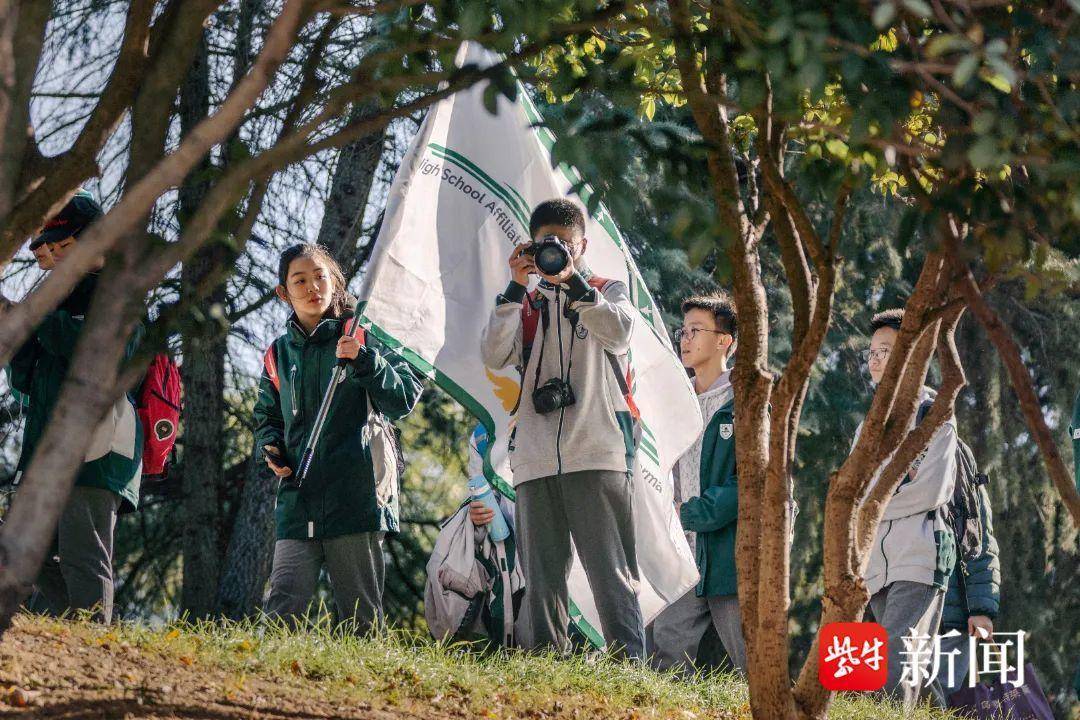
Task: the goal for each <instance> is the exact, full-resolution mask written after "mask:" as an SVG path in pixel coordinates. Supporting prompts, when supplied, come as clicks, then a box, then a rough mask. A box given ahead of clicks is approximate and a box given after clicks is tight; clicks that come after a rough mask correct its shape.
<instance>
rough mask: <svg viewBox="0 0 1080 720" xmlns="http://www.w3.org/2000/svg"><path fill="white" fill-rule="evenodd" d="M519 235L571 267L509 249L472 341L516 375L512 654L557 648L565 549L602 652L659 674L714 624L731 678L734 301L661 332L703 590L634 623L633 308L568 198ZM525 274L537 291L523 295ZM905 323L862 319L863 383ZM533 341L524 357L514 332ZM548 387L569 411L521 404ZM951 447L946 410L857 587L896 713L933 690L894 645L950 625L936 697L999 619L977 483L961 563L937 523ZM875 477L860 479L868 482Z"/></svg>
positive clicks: (680, 478) (898, 315) (988, 532)
mask: <svg viewBox="0 0 1080 720" xmlns="http://www.w3.org/2000/svg"><path fill="white" fill-rule="evenodd" d="M529 232H530V235H531V236H532V237H533V238H534V240H536V239H540V238H544V237H548V236H551V235H555V236H557V237H558V238H559V239H560V240H561V241H562V243H563V244H564V245H565V246H566V247H567V248H568V249H569V250H570V252H571V254H572V257H573V262H572V264H570V265H568V266H567V267H566V268H565V270H564V271H563V272H561V273H559V274H557V275H553V276H550V275H545V274H543V273H542V272H541V271H540V270H539V269H538V268H537V267H536V264H535V262H534V259H533V257H532V256H531V255H530V254H528V253H524V252H523V251H522V248H520V247H518V248H515V250H514V251H513V252H512V254H511V256H510V259H509V262H508V264H509V269H510V272H511V281H510V284H509V285H508V286H507V288H506V289H505V290H504V291H503V292H502V293H501V294H500V295H499V296H498V297H497V298H496V300H495V307H494V309H493V310H492V313H491V317H490V319H489V321H488V324H487V326H486V328H485V330H484V333H483V336H482V341H481V354H482V357H483V361H484V364H485V365H486V366H487V367H489V368H491V369H493V370H498V369H502V368H505V367H509V366H517V367H518V368H519V369H520V371H521V377H522V379H523V383H522V391H521V393H522V401H521V403H520V405H519V408H518V412H517V420H516V428H515V430H514V436H513V438H512V440H511V452H510V463H511V467H512V469H513V479H514V484H515V491H516V493H517V501H516V504H515V509H514V513H515V522H514V527H515V528H516V533H517V534H516V538H515V541H516V549H517V552H518V556H519V558H520V561H521V567H522V570H523V573H524V581H525V592H524V598H523V600H522V603H521V610H520V614H519V617H518V634H517V638H518V644H519V645H520V646H522V647H525V648H541V647H554V648H556V649H559V650H565V649H566V648H567V647H568V645H569V643H570V639H569V636H568V632H569V628H568V612H567V608H568V597H567V576H568V574H569V571H570V563H571V560H572V551H571V547H573V548H575V549H576V550H577V553H578V556H579V558H580V560H581V564H582V566H583V568H584V570H585V573H586V575H587V576H588V580H589V586H590V588H591V590H592V592H593V594H594V597H595V601H596V609H597V613H598V616H599V619H600V624H601V626H602V630H603V635H604V637H605V638H606V639H607V642H608V646H609V649H610V650H612V651H613V652H616V653H618V654H621V655H623V656H625V657H628V658H633V659H639V660H645V661H648V662H650V663H651V664H652V665H653V666H655V667H656V668H658V669H662V670H664V669H669V668H680V669H681V670H683V671H686V672H689V671H690V670H692V668H694V666H695V664H696V661H697V653H698V648H699V646H700V643H701V641H702V638H703V635H704V634H705V632H706V631H707V630H708V629H709V626H710V625H711V626H712V627H713V628H714V629H715V631H716V633H717V635H718V636H719V639H720V641H721V643H722V644H723V646H724V649H725V651H726V652H727V655H728V658H729V660H730V662H731V664H732V666H733V667H734V668H735V669H736V670H737V671H739V672H745V667H746V647H745V641H744V638H743V633H742V619H741V616H740V612H739V602H738V596H737V588H736V570H735V536H736V527H737V518H738V485H737V469H736V462H735V432H734V423H735V422H736V417H735V407H734V392H733V389H732V385H731V372H730V367H729V363H730V362H731V361H732V355H733V352H734V350H735V348H736V345H737V340H738V322H737V318H736V313H735V308H734V305H733V304H732V302H731V301H730V299H729V298H728V297H727V296H726V295H725V294H723V293H716V294H711V295H703V296H695V297H690V298H687V299H686V300H685V301H684V302H683V303H682V308H681V310H682V314H683V321H682V326H681V327H680V328H678V329H677V330H676V332H675V339H676V341H677V344H678V350H679V355H680V358H681V360H682V363H683V365H684V366H685V368H686V369H687V371H688V373H689V374H690V375H691V376H692V382H693V385H694V390H695V392H696V394H697V398H698V403H699V405H700V408H701V413H702V417H703V419H704V430H703V432H702V433H701V435H700V436H699V437H697V438H696V439H695V441H694V443H693V445H692V446H691V447H690V449H689V450H688V451H687V452H686V453H685V454H684V455H683V456H682V457H681V458H679V460H678V462H677V464H676V466H675V468H674V499H675V508H676V513H677V516H678V518H679V520H680V522H681V524H682V528H683V530H684V531H685V533H686V537H687V541H688V542H689V545H690V547H691V549H692V550H693V553H694V557H695V559H696V562H697V566H698V571H699V575H700V580H699V582H698V584H697V586H696V587H695V588H693V589H691V590H690V591H688V592H687V593H686V594H685V595H684V596H683V597H681V598H679V599H678V600H677V601H675V602H674V603H672V604H671V605H669V606H668V607H667V608H665V609H664V610H663V612H661V613H660V615H659V616H658V617H656V618H655V619H654V620H653V621H652V623H650V625H649V626H648V627H645V626H644V623H643V621H642V615H641V610H640V608H639V606H638V603H637V598H636V595H637V588H638V584H639V576H638V567H637V562H636V548H635V538H634V534H633V511H632V506H631V498H632V488H631V482H632V462H633V444H632V442H629V441H628V437H630V436H631V435H632V431H631V430H630V428H628V424H630V423H631V422H632V418H631V416H632V413H631V412H629V411H630V410H631V409H632V408H633V400H632V398H631V397H630V396H629V395H628V394H627V388H626V387H625V386H624V385H622V384H621V383H620V382H618V378H619V376H620V375H623V376H625V375H626V373H627V367H626V362H627V349H628V346H629V342H630V336H631V332H632V330H633V325H634V322H635V316H636V314H637V311H636V309H635V307H634V305H633V304H632V302H631V300H630V298H629V295H628V291H627V288H626V286H625V285H624V284H623V283H621V282H615V281H608V280H605V279H602V278H597V277H595V276H594V275H593V274H592V272H591V271H590V269H589V267H588V264H587V262H586V261H585V254H586V248H587V245H588V242H587V238H586V237H585V217H584V214H583V212H582V210H581V209H580V207H578V206H577V205H576V204H575V203H574V202H572V201H570V200H565V199H556V200H549V201H546V202H543V203H541V204H540V205H539V206H537V207H536V209H535V210H534V211H533V213H532V217H531V219H530V227H529ZM534 274H535V275H539V276H540V282H539V285H538V286H537V288H536V290H534V291H533V292H531V293H528V292H527V290H526V287H527V285H528V282H529V276H530V275H534ZM538 308H539V309H540V310H541V311H542V312H544V313H545V316H546V317H545V321H544V322H543V323H542V324H541V325H540V327H538V328H536V329H535V330H534V331H529V332H526V331H525V329H524V328H526V327H527V326H528V323H529V320H528V317H529V313H530V312H534V311H536V310H537V309H538ZM902 321H903V311H902V310H887V311H885V312H880V313H877V314H875V315H874V316H873V317H872V318H870V323H869V324H870V331H871V337H870V343H869V348H868V349H867V350H866V351H865V352H864V357H865V359H866V365H867V369H868V370H869V373H870V376H871V378H872V379H873V381H874V383H875V384H876V383H878V382H879V381H880V380H881V377H882V375H883V374H884V372H885V366H886V364H887V361H888V357H889V353H890V351H891V349H892V347H893V345H894V344H895V342H896V338H897V335H898V332H899V330H900V325H901V323H902ZM533 322H534V324H535V321H533ZM532 333H535V337H534V338H533V339H532V340H531V347H529V343H526V342H523V339H524V338H526V335H528V334H532ZM567 338H569V339H571V342H567V341H566V339H567ZM545 346H546V347H547V348H549V350H548V351H547V352H544V351H543V350H542V348H544V347H545ZM537 348H541V350H537ZM612 359H614V360H615V362H614V363H612ZM551 377H556V378H562V379H564V380H566V381H567V382H568V383H569V384H570V385H571V386H572V387H573V388H574V392H575V395H576V397H577V403H576V404H574V405H573V406H569V407H565V408H562V409H561V410H560V411H559V412H541V411H538V410H537V409H535V408H534V407H533V406H532V405H531V404H530V403H529V402H528V398H529V395H530V393H531V392H534V391H535V388H534V387H533V386H532V383H533V382H534V378H535V380H536V382H540V381H541V380H543V379H546V378H551ZM933 397H934V391H933V390H931V389H930V388H927V387H924V388H922V390H921V397H920V402H921V403H922V405H923V406H924V407H925V405H926V404H927V403H928V402H929V401H930V400H932V399H933ZM860 429H861V426H860ZM958 442H959V441H958V438H957V430H956V422H955V419H953V418H950V419H949V420H948V422H947V423H946V424H945V425H943V426H942V427H941V428H940V429H938V430H937V431H936V433H935V434H934V436H933V438H932V440H931V441H930V443H929V445H928V446H927V448H926V449H925V451H924V452H923V453H922V454H921V455H920V457H919V459H918V460H917V461H916V463H915V464H914V465H913V467H912V468H911V470H910V472H909V473H908V475H907V476H906V477H905V479H904V480H903V481H902V482H901V483H900V485H899V487H898V488H897V489H896V491H895V492H894V494H893V496H892V497H891V499H890V501H889V503H888V505H887V507H886V510H885V514H884V516H883V518H882V520H881V523H880V526H879V527H878V530H877V536H876V538H875V540H874V545H873V551H872V555H871V558H870V562H869V566H868V567H867V570H866V574H865V577H864V581H865V583H866V585H867V587H868V589H869V592H870V594H871V598H870V610H871V613H872V615H873V617H874V619H876V621H877V622H878V623H880V624H881V625H883V626H884V627H885V629H886V631H887V632H888V636H889V646H888V679H887V682H886V688H885V689H886V691H887V692H888V693H890V694H892V695H893V696H895V697H897V698H900V699H902V700H903V701H904V702H905V704H906V705H908V706H909V707H910V706H912V705H914V704H915V703H916V702H918V700H919V699H920V695H926V694H927V693H928V692H930V691H929V690H928V689H926V688H923V687H916V686H912V685H911V684H909V683H904V682H901V673H902V668H903V666H904V662H903V660H904V658H903V654H904V649H905V646H904V643H903V636H905V635H907V636H912V635H934V634H938V633H940V634H946V633H949V631H951V630H956V631H958V632H956V633H950V635H949V637H948V638H946V640H945V641H944V644H943V649H944V650H945V651H949V650H952V649H957V648H958V649H960V650H961V652H960V653H959V655H958V657H957V664H956V672H955V673H954V679H953V681H952V683H951V684H950V683H949V682H948V680H947V678H946V679H943V681H942V682H939V684H938V685H937V686H935V687H934V689H933V692H934V694H935V697H936V699H937V700H938V701H939V702H942V703H943V702H944V698H945V697H946V696H947V695H948V694H949V693H950V692H952V691H954V690H956V689H958V688H959V687H961V686H962V685H963V684H964V683H965V681H966V676H967V661H968V660H969V658H968V657H967V652H966V650H967V643H968V641H967V637H968V636H969V635H978V636H979V637H989V635H990V634H992V633H993V621H994V617H995V615H996V613H997V610H998V603H999V583H1000V570H999V563H998V557H997V543H996V541H995V539H994V536H993V530H992V518H991V510H990V505H989V501H988V499H987V494H986V492H985V488H982V489H981V491H980V492H979V493H978V513H979V514H980V518H979V522H978V523H976V526H977V527H979V528H980V529H981V534H982V537H981V538H980V539H979V542H978V549H977V551H975V552H974V553H973V554H972V555H969V556H967V557H965V558H964V559H963V562H960V561H959V560H958V557H959V556H958V553H957V539H956V538H955V537H954V536H953V532H952V529H951V526H950V524H949V518H948V505H949V503H950V502H951V501H952V500H953V491H954V486H955V483H956V478H957V474H958V470H959V468H958V465H957V463H958V459H957V458H958V450H959V449H960V448H959V446H958ZM877 481H878V478H877V477H875V478H874V480H873V482H872V483H871V488H872V487H873V485H874V484H876V482H877ZM867 492H869V489H868V491H867ZM470 513H471V517H472V520H473V522H474V523H475V524H477V525H478V526H482V525H485V524H486V523H487V522H490V520H491V510H490V509H489V508H487V507H486V506H485V505H484V504H483V503H480V502H474V503H473V504H472V507H471V508H470ZM571 541H572V546H571ZM984 633H985V635H984Z"/></svg>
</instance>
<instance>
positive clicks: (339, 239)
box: [319, 103, 386, 279]
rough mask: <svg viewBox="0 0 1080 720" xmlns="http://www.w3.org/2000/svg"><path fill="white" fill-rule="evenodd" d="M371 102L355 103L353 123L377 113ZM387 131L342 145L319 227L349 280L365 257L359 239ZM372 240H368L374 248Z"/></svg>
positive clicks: (351, 117)
mask: <svg viewBox="0 0 1080 720" xmlns="http://www.w3.org/2000/svg"><path fill="white" fill-rule="evenodd" d="M375 111H376V109H375V108H374V107H373V106H372V105H370V104H364V103H355V104H353V108H352V111H351V112H350V113H349V123H350V124H352V123H354V122H360V121H361V120H363V119H364V118H365V117H368V116H371V115H373V114H374V112H375ZM385 137H386V136H385V132H374V133H371V134H370V135H366V136H364V137H362V138H360V139H359V140H356V141H354V142H351V143H349V144H348V145H346V146H345V147H343V148H341V154H340V155H339V156H338V162H337V167H336V168H334V178H333V181H332V182H331V185H330V195H329V197H328V198H327V199H326V206H325V210H324V213H323V219H322V225H321V226H320V227H319V243H320V244H322V245H325V246H326V247H327V249H329V250H330V254H331V255H333V256H334V259H335V260H337V261H338V262H339V263H340V264H341V267H342V269H343V270H344V271H345V277H346V279H350V278H351V277H352V275H354V274H355V273H356V272H358V271H359V270H360V268H361V266H362V265H363V262H362V260H364V259H366V257H367V255H370V253H364V254H363V257H358V255H357V242H359V240H360V232H361V229H362V225H363V222H364V209H365V208H366V207H367V198H368V193H370V192H371V185H372V182H373V181H374V180H375V171H376V170H377V169H378V168H379V161H380V160H382V153H383V147H384V145H385ZM370 245H371V242H370V241H369V243H368V248H370Z"/></svg>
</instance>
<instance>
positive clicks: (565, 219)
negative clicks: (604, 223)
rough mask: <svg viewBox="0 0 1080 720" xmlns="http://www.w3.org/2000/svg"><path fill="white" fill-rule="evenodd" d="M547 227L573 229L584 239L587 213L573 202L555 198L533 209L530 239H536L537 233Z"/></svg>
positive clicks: (530, 220) (530, 219) (530, 218)
mask: <svg viewBox="0 0 1080 720" xmlns="http://www.w3.org/2000/svg"><path fill="white" fill-rule="evenodd" d="M545 225H559V226H561V227H567V228H573V229H574V230H576V231H577V232H578V234H579V235H581V236H582V237H584V236H585V211H583V210H582V209H581V206H580V205H578V204H577V203H576V202H574V201H573V200H568V199H566V198H553V199H551V200H545V201H544V202H542V203H540V204H539V205H537V206H536V207H535V208H533V211H532V215H530V216H529V237H535V236H536V231H537V230H539V229H540V228H542V227H544V226H545Z"/></svg>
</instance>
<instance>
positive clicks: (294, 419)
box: [255, 317, 422, 540]
mask: <svg viewBox="0 0 1080 720" xmlns="http://www.w3.org/2000/svg"><path fill="white" fill-rule="evenodd" d="M342 326H343V323H342V321H340V320H337V319H334V318H326V319H324V320H323V321H322V322H320V323H319V325H318V327H316V328H315V330H314V331H313V332H312V333H311V335H310V336H309V335H308V334H307V333H306V332H305V331H304V329H303V328H302V327H301V326H300V324H299V323H298V322H297V321H296V319H295V317H294V318H292V319H291V320H290V321H289V325H288V331H287V332H286V333H285V334H284V335H282V336H281V337H279V338H278V339H277V340H275V341H274V343H273V345H271V346H270V348H269V349H268V350H267V351H266V356H265V359H264V367H263V374H262V379H261V381H260V383H259V398H258V400H257V401H256V404H255V426H256V429H255V452H256V453H259V454H260V455H261V454H262V452H263V446H264V445H275V446H277V447H279V448H281V449H282V450H283V451H284V454H285V458H286V460H287V461H288V464H289V467H291V468H292V469H293V471H294V472H296V471H297V469H298V467H299V464H300V458H301V456H302V455H303V452H304V446H305V444H306V443H307V439H308V435H309V433H310V432H311V429H312V425H313V424H314V422H315V416H316V415H317V414H318V411H319V405H320V404H321V403H322V398H323V394H324V392H325V391H326V387H327V385H328V384H329V382H330V377H331V374H332V373H333V370H334V366H335V365H336V364H337V358H336V357H335V352H336V348H337V341H338V338H340V337H341V334H342ZM421 390H422V387H421V385H420V381H419V380H418V379H417V378H416V377H415V376H414V375H413V373H412V371H411V370H410V369H409V366H408V365H407V364H406V362H405V361H404V360H402V359H401V358H400V357H399V356H398V355H397V354H396V353H393V352H390V351H389V350H388V349H387V348H386V347H385V346H383V345H382V344H381V343H379V342H378V341H376V340H375V339H374V338H372V337H370V336H369V337H367V339H366V341H365V343H364V346H363V347H362V348H361V350H360V354H359V355H358V356H357V357H356V359H355V360H353V361H352V362H350V363H349V364H348V365H347V366H346V373H345V379H344V380H343V381H342V382H341V385H340V386H339V387H338V389H337V391H336V393H335V395H334V401H333V404H332V406H331V408H330V412H329V414H328V416H327V418H326V424H325V426H324V428H323V432H322V436H321V437H320V439H319V444H318V446H317V447H316V448H315V454H314V457H313V459H312V462H311V468H310V470H309V472H308V477H307V479H306V480H305V482H304V485H303V487H302V488H300V489H297V488H296V487H295V485H293V484H291V483H288V482H284V483H282V484H281V486H280V487H279V489H278V495H277V537H278V539H279V540H287V539H292V540H305V539H309V538H312V539H326V538H333V537H339V536H342V535H351V534H354V533H360V532H377V531H397V529H398V517H397V505H398V500H397V493H394V497H393V498H392V499H391V501H390V502H389V503H388V504H385V505H381V504H380V503H379V501H378V498H377V496H376V492H375V473H374V470H373V465H372V459H371V449H370V447H369V443H368V439H367V437H366V434H365V432H364V430H365V426H366V423H367V417H368V409H369V407H368V403H369V402H371V403H373V404H374V409H375V410H376V411H377V412H380V413H382V414H383V415H384V416H385V417H387V418H389V419H390V420H396V419H398V418H401V417H404V416H405V415H407V414H408V413H409V412H410V411H411V410H412V409H413V406H414V405H416V401H417V400H418V399H419V398H420V393H421Z"/></svg>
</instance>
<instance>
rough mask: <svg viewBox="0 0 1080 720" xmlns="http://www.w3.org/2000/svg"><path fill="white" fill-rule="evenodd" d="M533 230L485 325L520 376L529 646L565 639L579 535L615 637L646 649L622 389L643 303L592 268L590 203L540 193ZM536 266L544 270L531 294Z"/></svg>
mask: <svg viewBox="0 0 1080 720" xmlns="http://www.w3.org/2000/svg"><path fill="white" fill-rule="evenodd" d="M529 234H530V235H531V237H532V238H533V242H532V243H530V244H526V245H520V246H518V247H516V248H515V249H514V251H513V252H512V253H511V255H510V259H509V265H510V272H511V275H512V279H511V281H510V284H509V286H507V288H506V290H505V291H504V292H503V293H502V294H501V295H499V296H498V297H497V298H496V303H495V308H494V310H493V311H492V314H491V317H490V319H489V320H488V324H487V327H485V328H484V332H483V335H482V338H481V353H482V357H483V361H484V364H485V365H486V366H487V367H489V368H492V369H495V370H498V369H501V368H504V367H507V366H509V365H515V366H517V367H518V368H519V370H520V371H521V378H522V383H521V399H520V401H519V407H518V411H517V424H516V428H515V431H514V436H513V437H512V438H511V443H510V464H511V467H512V469H513V471H514V484H515V486H516V490H517V503H516V526H517V532H518V539H519V548H520V549H521V556H522V557H521V560H522V568H523V570H524V572H525V588H526V590H525V599H524V602H523V610H522V613H523V616H522V618H521V626H522V628H521V634H522V638H521V640H522V646H523V647H526V648H538V647H544V646H554V647H555V648H556V649H558V650H560V651H564V650H566V649H567V647H568V637H567V625H568V622H569V615H568V607H567V606H568V595H567V577H568V576H569V573H570V565H571V561H572V558H573V552H572V547H573V548H576V550H577V553H578V556H579V557H580V558H581V563H582V565H583V567H584V569H585V573H586V575H587V576H588V578H589V585H590V587H591V588H592V591H593V596H594V598H595V601H596V608H597V611H598V614H599V616H600V623H601V627H602V630H603V634H604V637H605V639H606V640H607V642H608V645H609V647H612V648H613V649H615V650H616V652H618V653H620V654H623V655H625V656H627V657H630V658H635V659H640V658H641V657H642V656H643V645H644V627H643V624H642V616H641V607H640V605H639V604H638V599H637V591H638V584H639V579H638V564H637V552H636V548H635V545H634V519H633V509H632V502H631V500H632V496H633V491H632V475H631V468H632V463H633V457H634V453H635V450H636V440H635V430H634V428H635V417H636V409H635V408H634V406H633V401H632V398H630V397H629V393H628V391H627V389H626V374H627V357H626V355H627V351H628V349H629V346H630V335H631V332H632V330H633V327H634V316H635V314H636V310H635V308H634V306H633V304H632V303H631V301H630V296H629V291H628V290H627V287H626V285H625V284H624V283H622V282H617V281H606V280H603V279H601V278H596V277H594V276H593V275H592V273H591V272H590V270H589V268H588V266H587V265H586V264H585V262H584V259H583V255H584V253H585V249H586V246H587V244H588V243H587V240H586V238H585V215H584V213H583V211H582V210H581V208H580V207H578V205H576V204H575V203H574V202H572V201H570V200H565V199H555V200H547V201H545V202H542V203H540V204H539V205H538V206H537V207H536V209H535V210H533V213H532V216H531V217H530V219H529ZM532 274H536V275H539V276H540V278H541V282H540V285H539V287H538V288H537V289H536V290H535V291H534V292H533V293H527V292H526V285H527V284H528V282H529V275H532ZM571 539H572V540H573V546H571Z"/></svg>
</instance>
